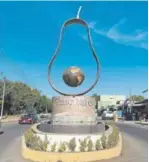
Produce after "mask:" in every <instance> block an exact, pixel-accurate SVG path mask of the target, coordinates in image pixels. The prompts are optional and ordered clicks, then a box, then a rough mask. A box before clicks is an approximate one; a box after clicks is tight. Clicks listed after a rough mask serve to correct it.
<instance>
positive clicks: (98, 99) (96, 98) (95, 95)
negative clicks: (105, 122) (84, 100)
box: [92, 93, 100, 109]
mask: <svg viewBox="0 0 149 162" xmlns="http://www.w3.org/2000/svg"><path fill="white" fill-rule="evenodd" d="M92 97H94V98H95V100H96V106H95V108H96V109H98V101H100V96H99V95H97V94H96V93H94V94H93V95H92Z"/></svg>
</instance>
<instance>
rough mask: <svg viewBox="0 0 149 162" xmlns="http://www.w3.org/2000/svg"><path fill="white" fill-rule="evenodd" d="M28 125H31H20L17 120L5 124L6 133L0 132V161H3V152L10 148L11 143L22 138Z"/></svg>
mask: <svg viewBox="0 0 149 162" xmlns="http://www.w3.org/2000/svg"><path fill="white" fill-rule="evenodd" d="M28 127H29V125H19V124H18V123H17V122H13V123H5V124H3V131H4V133H3V134H0V162H3V161H2V160H1V157H2V155H3V153H5V152H6V150H8V148H9V147H10V146H11V144H13V143H14V142H15V141H17V140H18V139H20V137H21V136H22V134H23V133H24V131H25V130H26V129H27V128H28ZM14 149H15V148H14ZM7 152H8V151H7Z"/></svg>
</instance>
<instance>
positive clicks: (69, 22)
mask: <svg viewBox="0 0 149 162" xmlns="http://www.w3.org/2000/svg"><path fill="white" fill-rule="evenodd" d="M72 24H80V25H82V26H84V27H86V28H87V33H88V42H89V46H90V48H91V50H92V54H93V56H94V59H95V61H96V64H97V72H96V79H95V81H94V83H93V84H92V85H91V86H90V88H88V89H87V90H85V91H83V92H80V93H76V94H67V93H64V92H61V91H59V90H58V89H57V88H56V87H55V86H54V85H53V84H52V81H51V75H50V74H51V69H52V65H53V63H54V61H55V59H56V56H57V55H58V52H59V51H60V47H61V43H62V38H63V34H64V29H65V28H66V27H67V26H69V25H72ZM99 77H100V63H99V59H98V57H97V55H96V52H95V50H94V47H93V44H92V40H91V35H90V28H89V26H88V24H87V23H86V22H85V21H84V20H82V19H80V18H71V19H68V20H67V21H65V22H64V24H63V25H62V27H61V31H60V36H59V41H58V45H57V48H56V50H55V52H54V55H53V57H52V59H51V61H50V63H49V65H48V82H49V84H50V86H51V87H52V89H53V90H55V91H56V92H57V93H59V94H60V95H63V96H74V97H75V96H81V95H84V94H86V93H88V92H89V91H91V90H92V89H93V88H94V87H95V85H96V84H97V82H98V80H99Z"/></svg>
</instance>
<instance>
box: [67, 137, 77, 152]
mask: <svg viewBox="0 0 149 162" xmlns="http://www.w3.org/2000/svg"><path fill="white" fill-rule="evenodd" d="M68 148H69V150H70V151H71V152H74V151H75V149H76V139H75V138H72V139H71V140H70V141H69V143H68Z"/></svg>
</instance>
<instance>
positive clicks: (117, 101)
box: [98, 95, 126, 109]
mask: <svg viewBox="0 0 149 162" xmlns="http://www.w3.org/2000/svg"><path fill="white" fill-rule="evenodd" d="M125 100H126V96H124V95H101V96H100V101H98V109H101V108H107V107H108V106H118V105H121V104H122V103H124V101H125Z"/></svg>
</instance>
